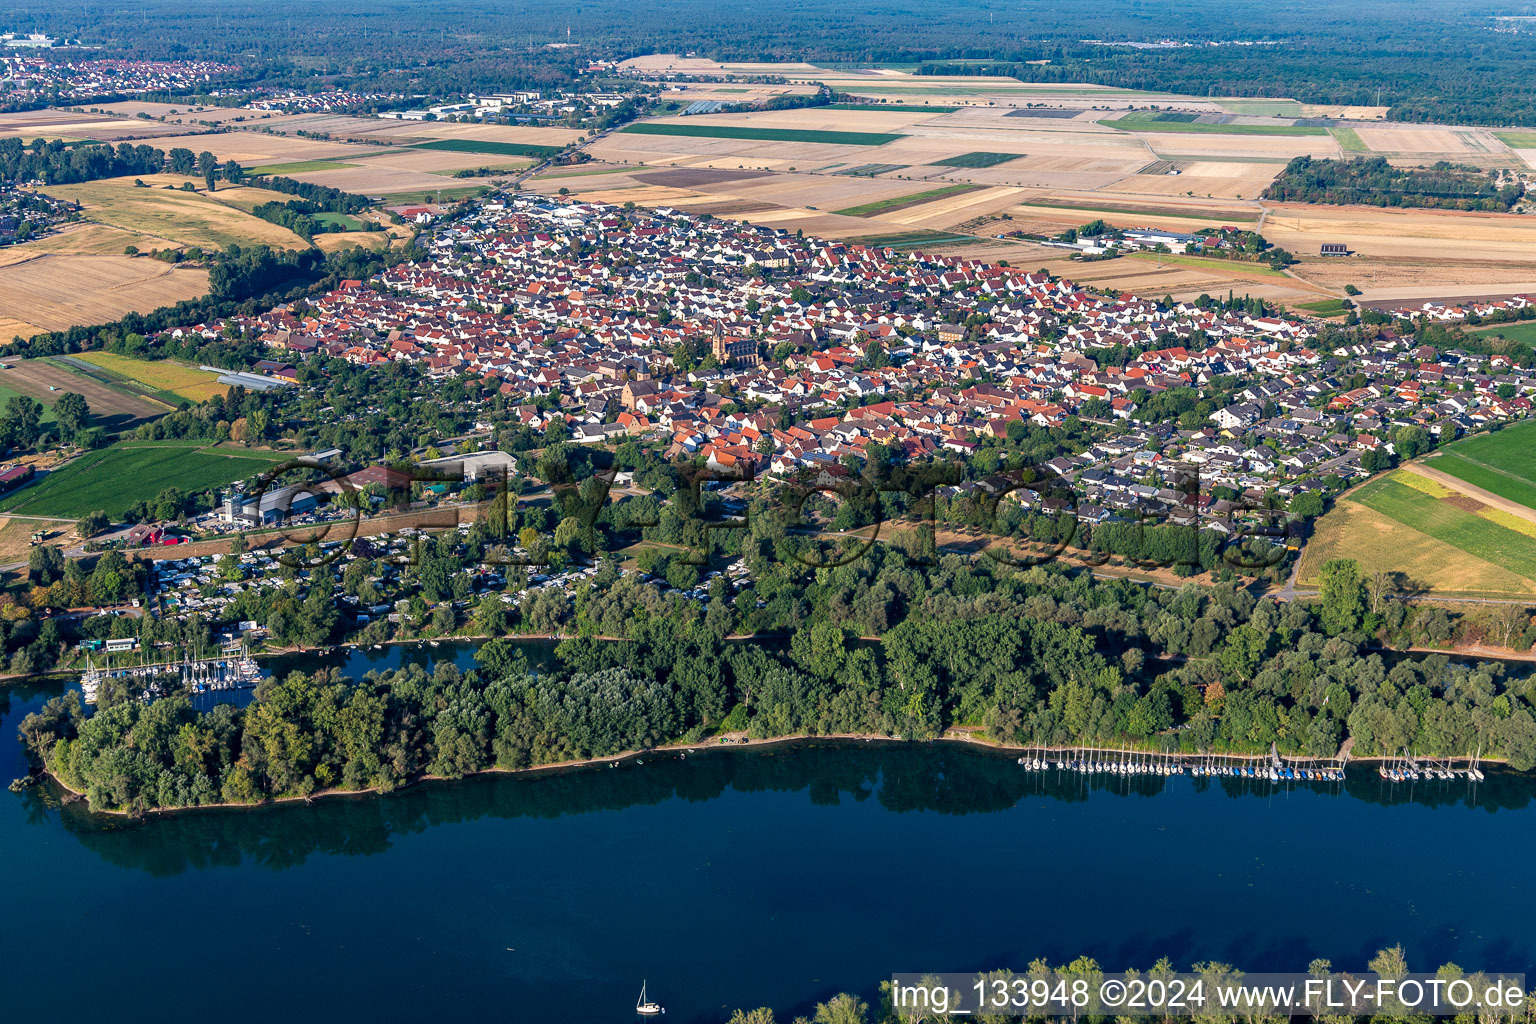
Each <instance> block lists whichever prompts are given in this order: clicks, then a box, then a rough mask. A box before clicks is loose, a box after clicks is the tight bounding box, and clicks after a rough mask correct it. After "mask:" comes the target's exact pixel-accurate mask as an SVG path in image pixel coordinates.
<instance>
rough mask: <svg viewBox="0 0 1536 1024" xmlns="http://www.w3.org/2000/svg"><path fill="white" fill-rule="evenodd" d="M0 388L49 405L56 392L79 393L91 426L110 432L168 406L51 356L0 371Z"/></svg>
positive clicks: (152, 416)
mask: <svg viewBox="0 0 1536 1024" xmlns="http://www.w3.org/2000/svg"><path fill="white" fill-rule="evenodd" d="M0 387H5V388H7V389H9V390H12V391H17V392H20V393H21V394H24V395H30V396H31V397H32V398H35V399H37V400H38V401H39V402H42V403H43V404H44V405H52V404H53V403H54V402H55V401H56V400H57V399H58V397H59V395H60V394H62V393H63V392H66V391H73V392H74V393H75V394H78V395H83V396H84V397H85V402H86V404H87V405H88V406H90V409H91V425H92V426H95V427H102V428H104V429H106V430H108V431H112V432H119V433H120V432H122V431H125V430H132V429H133V428H134V427H136V426H138V425H139V424H140V423H143V422H145V421H147V420H152V419H155V418H157V417H159V416H163V415H164V414H165V413H167V412H169V411H170V409H171V406H169V405H166V404H164V403H161V402H157V401H153V400H152V399H150V398H148V397H146V396H140V395H135V394H131V393H129V392H127V391H124V390H123V389H122V388H120V387H117V386H116V385H114V384H112V383H110V382H109V381H107V380H104V379H101V378H97V377H91V376H86V375H85V374H83V373H77V372H74V371H72V370H70V369H69V368H68V367H67V366H65V365H63V364H61V363H58V362H55V361H54V360H52V359H21V360H18V361H17V362H14V363H12V364H10V369H8V370H0Z"/></svg>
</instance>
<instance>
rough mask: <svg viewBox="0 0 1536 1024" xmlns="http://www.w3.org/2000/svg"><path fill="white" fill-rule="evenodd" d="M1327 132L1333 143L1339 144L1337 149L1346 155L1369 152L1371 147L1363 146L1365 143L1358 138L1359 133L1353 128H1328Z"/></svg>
mask: <svg viewBox="0 0 1536 1024" xmlns="http://www.w3.org/2000/svg"><path fill="white" fill-rule="evenodd" d="M1328 131H1329V132H1330V133H1331V134H1332V135H1333V139H1334V141H1335V142H1337V143H1338V144H1339V148H1340V149H1342V150H1343V151H1344V152H1346V153H1369V152H1370V151H1371V147H1370V146H1367V145H1366V144H1365V141H1364V140H1363V139H1361V138H1360V133H1359V132H1357V131H1355V130H1354V129H1353V128H1330V129H1328Z"/></svg>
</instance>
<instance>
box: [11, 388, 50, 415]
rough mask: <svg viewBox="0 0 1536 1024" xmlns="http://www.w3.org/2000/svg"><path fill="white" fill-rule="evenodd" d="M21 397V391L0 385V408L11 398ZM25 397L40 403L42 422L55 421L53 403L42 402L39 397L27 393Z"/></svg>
mask: <svg viewBox="0 0 1536 1024" xmlns="http://www.w3.org/2000/svg"><path fill="white" fill-rule="evenodd" d="M21 397H23V396H22V393H21V392H20V391H13V390H12V389H10V388H7V387H0V410H3V409H4V408H5V407H6V406H7V405H9V404H10V403H11V399H13V398H21ZM25 397H27V398H31V399H32V400H33V401H34V402H37V403H38V404H39V405H41V406H42V407H43V419H42V422H44V423H53V422H54V421H55V419H56V418H55V416H54V415H53V403H52V402H44V401H43V400H42V399H41V398H38V397H36V396H35V395H27V396H25Z"/></svg>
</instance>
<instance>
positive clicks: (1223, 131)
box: [1099, 114, 1328, 135]
mask: <svg viewBox="0 0 1536 1024" xmlns="http://www.w3.org/2000/svg"><path fill="white" fill-rule="evenodd" d="M1099 124H1102V125H1106V126H1108V127H1110V128H1116V129H1119V130H1120V131H1123V132H1184V133H1195V134H1206V135H1327V134H1328V129H1327V128H1314V127H1312V126H1310V125H1300V124H1194V123H1191V122H1186V121H1169V120H1163V119H1157V118H1154V117H1152V116H1148V115H1145V114H1126V115H1125V116H1123V117H1117V118H1112V119H1108V120H1104V121H1100V122H1099Z"/></svg>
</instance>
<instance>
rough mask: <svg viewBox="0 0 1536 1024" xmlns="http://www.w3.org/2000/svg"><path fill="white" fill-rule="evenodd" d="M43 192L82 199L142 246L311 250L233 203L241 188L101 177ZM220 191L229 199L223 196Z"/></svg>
mask: <svg viewBox="0 0 1536 1024" xmlns="http://www.w3.org/2000/svg"><path fill="white" fill-rule="evenodd" d="M165 177H166V176H164V175H159V176H156V177H155V178H154V179H153V182H154V184H155V185H156V186H158V185H159V183H160V181H161V179H162V178H165ZM146 180H150V179H146ZM177 180H178V181H179V180H180V179H177ZM167 183H168V182H167ZM43 191H45V192H47V193H48V194H49V195H51V196H56V197H58V198H60V199H69V200H72V201H74V202H78V203H80V204H81V205H82V206H83V207H84V209H85V215H86V216H87V217H89V218H90V219H91V220H93V221H96V222H97V223H100V224H106V225H108V226H110V227H115V228H119V229H121V230H123V231H128V232H132V233H134V234H136V235H140V236H142V237H141V241H140V242H139V243H138V245H139V248H140V249H157V248H158V249H163V248H170V247H176V246H193V245H197V246H202V247H203V248H213V249H223V248H225V247H226V246H229V245H270V246H273V247H276V248H284V249H304V248H308V244H307V243H306V242H305V241H304V240H303V239H302V238H300V237H299V236H298V235H296V234H294V233H293V232H292V231H289V230H288V229H287V228H284V227H279V226H278V225H276V224H272V223H270V222H268V221H264V220H262V219H261V218H260V217H254V216H252V215H251V214H249V213H247V212H245V211H244V210H241V209H239V208H238V207H237V206H236V205H234V196H235V195H237V194H238V193H239V192H240V191H241V189H240V187H238V186H230V187H227V188H225V189H219V190H217V191H215V192H214V193H213V195H209V194H208V193H206V192H202V191H198V192H185V191H182V190H181V189H180V188H163V187H151V188H139V187H138V186H136V185H135V184H134V179H132V178H103V179H101V180H100V181H89V182H84V183H81V184H78V185H50V186H48V187H47V188H45V189H44V190H43ZM220 192H224V193H225V197H223V198H220V197H219V193H220ZM157 305H163V303H157Z"/></svg>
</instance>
